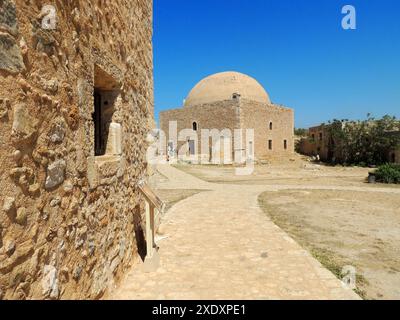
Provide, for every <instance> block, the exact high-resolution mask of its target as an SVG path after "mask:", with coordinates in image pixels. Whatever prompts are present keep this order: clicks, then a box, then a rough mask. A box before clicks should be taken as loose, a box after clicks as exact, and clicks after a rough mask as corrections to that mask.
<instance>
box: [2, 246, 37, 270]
mask: <svg viewBox="0 0 400 320" xmlns="http://www.w3.org/2000/svg"><path fill="white" fill-rule="evenodd" d="M33 252H34V250H33V244H32V242H31V241H28V242H25V243H22V244H20V245H18V246H17V249H16V251H15V252H14V254H12V255H11V256H10V257H9V258H7V259H5V260H3V261H2V262H0V273H3V274H6V273H9V272H10V271H12V270H13V268H15V267H16V266H17V265H19V264H22V263H23V262H25V261H26V260H27V259H28V258H29V257H31V256H32V254H33Z"/></svg>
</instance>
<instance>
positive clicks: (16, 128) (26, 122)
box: [12, 104, 38, 142]
mask: <svg viewBox="0 0 400 320" xmlns="http://www.w3.org/2000/svg"><path fill="white" fill-rule="evenodd" d="M13 118H14V121H13V125H12V137H13V138H14V139H15V140H16V141H18V142H31V141H32V139H33V138H34V136H35V135H36V133H37V124H38V122H37V120H36V119H35V118H33V117H32V116H31V114H30V113H29V110H28V109H27V106H26V105H25V104H18V105H16V106H15V107H14V117H13Z"/></svg>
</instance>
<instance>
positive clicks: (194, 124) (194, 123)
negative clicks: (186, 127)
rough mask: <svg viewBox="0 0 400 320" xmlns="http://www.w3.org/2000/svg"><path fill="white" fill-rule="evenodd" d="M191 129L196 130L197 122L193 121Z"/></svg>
mask: <svg viewBox="0 0 400 320" xmlns="http://www.w3.org/2000/svg"><path fill="white" fill-rule="evenodd" d="M193 131H197V122H193Z"/></svg>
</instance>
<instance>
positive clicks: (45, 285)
mask: <svg viewBox="0 0 400 320" xmlns="http://www.w3.org/2000/svg"><path fill="white" fill-rule="evenodd" d="M42 293H43V296H44V297H46V298H50V299H58V296H59V294H60V292H59V287H58V278H57V269H56V268H55V267H53V266H49V265H46V266H44V268H43V279H42Z"/></svg>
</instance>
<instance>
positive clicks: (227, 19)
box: [154, 0, 400, 127]
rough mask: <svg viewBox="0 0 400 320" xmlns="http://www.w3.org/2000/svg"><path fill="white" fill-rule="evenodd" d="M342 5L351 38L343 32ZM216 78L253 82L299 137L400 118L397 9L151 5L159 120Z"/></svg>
mask: <svg viewBox="0 0 400 320" xmlns="http://www.w3.org/2000/svg"><path fill="white" fill-rule="evenodd" d="M346 4H351V5H353V6H354V7H355V8H356V10H357V30H347V31H345V30H343V29H342V27H341V21H342V17H343V15H342V14H341V9H342V7H343V6H344V5H346ZM222 71H238V72H242V73H246V74H248V75H250V76H252V77H254V78H256V79H257V80H258V81H259V82H260V83H261V84H262V85H263V86H264V87H265V89H266V90H267V91H268V93H269V95H270V96H271V99H272V101H273V102H275V103H280V104H284V105H286V106H288V107H292V108H294V109H295V113H296V127H308V126H312V125H316V124H319V123H321V122H325V121H327V120H330V119H333V118H338V119H364V118H365V117H366V114H367V113H368V112H370V113H372V114H373V115H374V116H382V115H384V114H390V115H395V116H397V117H400V1H399V0H348V1H339V0H154V77H155V78H154V80H155V112H156V116H158V113H159V112H160V111H162V110H166V109H172V108H176V107H179V106H181V105H182V102H183V99H184V98H185V97H186V95H187V94H188V93H189V91H190V90H191V88H192V87H193V86H194V85H195V84H196V83H197V82H198V81H200V80H201V79H202V78H204V77H206V76H208V75H210V74H213V73H217V72H222Z"/></svg>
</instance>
